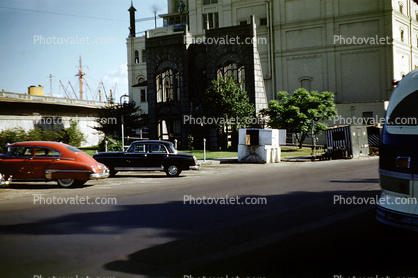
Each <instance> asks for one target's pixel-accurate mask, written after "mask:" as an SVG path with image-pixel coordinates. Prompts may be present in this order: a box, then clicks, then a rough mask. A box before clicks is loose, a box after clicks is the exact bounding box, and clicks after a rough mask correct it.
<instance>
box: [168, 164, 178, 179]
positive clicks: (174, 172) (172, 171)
mask: <svg viewBox="0 0 418 278" xmlns="http://www.w3.org/2000/svg"><path fill="white" fill-rule="evenodd" d="M165 173H166V174H167V176H169V177H178V176H179V175H180V173H181V170H180V169H179V168H178V167H177V166H176V165H170V166H168V167H166V168H165Z"/></svg>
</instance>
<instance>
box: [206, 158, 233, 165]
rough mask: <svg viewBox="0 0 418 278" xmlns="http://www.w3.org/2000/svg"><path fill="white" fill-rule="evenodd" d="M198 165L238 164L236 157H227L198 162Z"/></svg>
mask: <svg viewBox="0 0 418 278" xmlns="http://www.w3.org/2000/svg"><path fill="white" fill-rule="evenodd" d="M198 162H199V163H200V165H219V164H228V163H238V157H228V158H218V159H206V161H204V160H198Z"/></svg>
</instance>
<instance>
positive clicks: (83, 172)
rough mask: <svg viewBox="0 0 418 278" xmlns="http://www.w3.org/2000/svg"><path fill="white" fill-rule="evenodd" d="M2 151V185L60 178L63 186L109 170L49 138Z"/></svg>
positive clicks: (83, 180) (107, 172) (78, 183)
mask: <svg viewBox="0 0 418 278" xmlns="http://www.w3.org/2000/svg"><path fill="white" fill-rule="evenodd" d="M8 147H9V148H10V151H9V152H7V153H6V154H0V184H5V183H7V181H6V179H7V180H8V181H11V180H12V179H13V181H55V180H56V181H57V182H58V184H59V185H61V186H63V187H69V186H80V185H83V184H84V183H86V182H87V181H88V180H91V179H104V178H107V177H108V176H109V169H108V168H107V167H106V166H105V165H103V164H102V163H99V162H97V161H96V160H95V159H93V158H92V157H90V156H89V155H87V154H86V153H84V152H82V151H80V150H79V149H77V148H75V147H72V146H70V145H67V144H63V143H58V142H48V141H33V142H19V143H13V144H10V145H8Z"/></svg>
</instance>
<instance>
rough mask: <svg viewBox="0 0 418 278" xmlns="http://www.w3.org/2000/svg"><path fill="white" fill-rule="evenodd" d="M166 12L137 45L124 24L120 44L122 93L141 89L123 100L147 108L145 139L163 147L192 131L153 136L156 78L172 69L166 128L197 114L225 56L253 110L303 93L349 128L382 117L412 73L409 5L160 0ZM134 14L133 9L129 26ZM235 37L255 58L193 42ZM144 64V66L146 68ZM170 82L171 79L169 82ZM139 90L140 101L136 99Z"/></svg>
mask: <svg viewBox="0 0 418 278" xmlns="http://www.w3.org/2000/svg"><path fill="white" fill-rule="evenodd" d="M167 3H168V13H167V14H164V15H160V17H161V18H163V20H164V27H162V28H156V29H153V30H149V31H147V33H146V35H145V36H139V37H138V36H136V34H135V22H134V21H133V22H132V21H131V36H130V38H128V39H127V46H128V74H129V82H130V85H137V86H140V84H142V85H144V84H145V83H141V82H143V81H145V80H146V81H147V87H132V88H131V91H130V96H131V99H134V100H136V99H139V98H141V99H142V100H144V102H140V104H141V105H142V104H143V107H144V109H143V111H146V109H145V107H146V101H148V104H149V106H148V107H149V111H148V112H149V115H150V132H151V133H150V134H151V135H152V137H153V138H160V139H164V138H165V137H164V133H165V132H166V131H167V133H171V131H170V130H176V132H174V133H178V134H184V136H187V134H188V133H190V132H191V131H190V130H188V128H190V127H187V126H182V125H180V126H179V125H178V122H176V123H173V124H172V123H170V124H168V126H167V130H165V129H164V127H160V128H157V125H158V123H160V120H161V119H163V118H164V117H165V116H163V114H164V113H166V114H167V113H168V108H164V109H165V110H164V109H163V108H162V107H163V106H167V104H164V103H163V102H159V101H158V99H157V98H158V89H157V78H156V77H157V76H158V74H159V73H160V71H161V70H163V68H161V67H164V65H166V66H168V65H170V63H173V64H171V65H172V66H173V67H174V69H176V67H177V70H178V74H179V76H178V77H179V79H178V80H179V83H178V84H179V85H178V87H177V88H180V91H179V93H178V94H179V98H178V100H177V101H180V106H179V107H181V108H180V110H179V113H177V112H176V113H177V116H176V117H177V118H176V120H174V122H175V121H178V115H184V113H190V111H193V110H194V109H196V108H197V107H198V106H197V103H198V99H199V92H201V91H202V90H203V88H204V87H205V86H207V85H208V84H209V82H210V80H211V79H212V78H214V77H215V75H216V74H215V71H217V70H218V69H219V67H220V65H221V64H222V63H224V62H226V61H227V60H228V59H226V57H228V55H232V56H230V57H233V58H231V61H235V62H237V63H236V64H237V65H239V64H240V63H245V67H244V68H245V82H246V85H245V86H246V89H247V91H248V93H249V95H250V98H251V100H252V101H253V102H254V103H255V104H257V105H258V107H261V106H260V105H264V100H262V99H263V97H264V94H265V96H266V98H267V101H268V100H270V99H274V98H275V95H276V93H277V92H278V91H287V92H289V93H292V92H293V91H294V90H296V89H298V88H300V87H304V88H306V89H308V90H317V91H330V92H334V93H335V100H336V103H337V109H338V112H339V114H340V119H349V118H351V121H352V120H353V119H363V118H374V119H378V118H382V117H384V115H385V107H386V105H387V101H388V100H389V97H390V95H391V92H392V90H393V86H392V82H391V81H392V80H393V79H401V78H402V76H403V75H404V74H406V73H408V72H409V71H411V70H412V69H414V68H416V67H417V66H418V48H417V47H418V21H417V20H418V5H417V4H415V3H414V2H413V1H412V0H367V1H364V0H184V1H181V0H168V1H167ZM132 14H133V11H132V10H131V18H132ZM251 18H252V20H251ZM185 24H187V28H186V31H183V28H181V27H182V26H184V25H185ZM132 31H133V32H132ZM235 33H240V34H241V33H242V36H244V37H245V36H250V37H251V36H253V37H254V38H257V40H256V41H255V43H254V44H253V45H252V47H253V49H252V50H251V51H250V48H251V47H250V45H248V44H245V45H240V47H243V49H241V50H239V46H237V45H236V46H235V48H233V47H232V46H225V45H224V46H223V47H215V46H214V45H203V44H197V43H196V42H197V41H198V39H201V40H203V39H204V38H206V39H207V38H209V37H210V36H213V37H218V38H220V37H224V36H226V35H231V36H236V34H235ZM244 33H245V34H244ZM185 38H186V39H187V40H186V42H185ZM190 41H192V42H194V43H189V42H190ZM228 47H229V48H228ZM244 49H245V50H244ZM148 51H149V53H148ZM239 51H241V52H239ZM246 51H248V53H252V54H251V55H252V57H251V55H250V54H249V55H247V56H245V55H244V56H243V54H242V53H244V52H246ZM145 53H147V55H145ZM169 53H171V54H169ZM174 53H175V54H174ZM231 53H235V54H231ZM238 53H239V54H238ZM145 56H146V57H145ZM145 58H147V59H150V64H148V60H146V59H145ZM250 59H253V61H252V62H250V61H249V60H250ZM199 61H200V62H199ZM203 61H204V62H203ZM203 64H204V66H203ZM259 65H260V66H259ZM199 67H200V68H201V69H199ZM148 71H151V72H148ZM169 74H171V72H170V73H169ZM172 74H174V77H175V74H177V73H175V71H173V73H172ZM247 82H248V83H247ZM261 83H262V84H261ZM138 84H139V85H138ZM160 85H161V84H160ZM161 86H163V85H161ZM264 88H265V89H264ZM141 90H142V91H141ZM145 90H148V91H147V94H144V95H143V92H145ZM258 99H259V100H260V102H257V101H258ZM175 101H176V100H174V102H175ZM137 102H138V101H137ZM174 102H173V103H174ZM161 109H162V110H161ZM158 111H161V113H162V114H160V115H159V114H158V113H159V112H158ZM170 111H173V110H170ZM170 113H171V112H170ZM174 114H175V113H174ZM171 116H173V117H174V115H171ZM171 116H170V117H171ZM167 119H168V118H167ZM173 119H174V118H173ZM166 123H167V122H166ZM334 124H336V125H337V124H344V121H339V122H335V123H334ZM169 126H171V128H170V127H169ZM153 129H154V131H152V130H153ZM184 136H183V138H182V140H184Z"/></svg>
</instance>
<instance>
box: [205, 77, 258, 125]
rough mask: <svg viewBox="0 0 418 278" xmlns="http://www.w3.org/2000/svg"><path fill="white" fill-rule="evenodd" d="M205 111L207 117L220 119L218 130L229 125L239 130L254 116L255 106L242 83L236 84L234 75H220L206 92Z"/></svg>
mask: <svg viewBox="0 0 418 278" xmlns="http://www.w3.org/2000/svg"><path fill="white" fill-rule="evenodd" d="M203 112H204V114H205V116H206V117H213V118H216V119H219V122H218V124H217V128H218V130H223V129H224V128H225V127H228V126H229V127H232V128H233V129H235V130H238V129H239V128H243V127H245V126H246V121H247V119H249V118H252V117H254V112H255V108H254V104H252V103H250V100H249V98H248V95H247V92H246V91H243V90H242V88H241V84H236V83H235V82H234V80H233V79H232V77H227V78H226V79H225V78H224V77H222V76H220V77H218V79H215V80H213V81H212V85H211V86H210V87H209V88H208V89H207V90H206V91H205V92H204V95H203Z"/></svg>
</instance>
